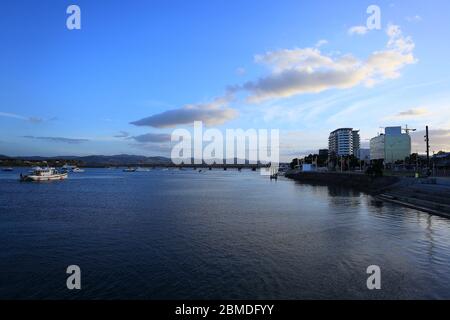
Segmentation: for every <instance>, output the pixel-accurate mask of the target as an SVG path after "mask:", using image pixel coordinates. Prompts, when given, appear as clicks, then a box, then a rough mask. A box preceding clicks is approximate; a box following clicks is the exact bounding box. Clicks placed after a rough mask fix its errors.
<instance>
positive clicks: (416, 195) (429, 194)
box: [286, 172, 450, 219]
mask: <svg viewBox="0 0 450 320" xmlns="http://www.w3.org/2000/svg"><path fill="white" fill-rule="evenodd" d="M286 177H287V178H289V179H292V180H295V181H299V182H305V183H316V184H320V185H327V186H329V185H334V186H344V187H348V188H352V189H355V190H359V191H362V192H366V193H368V194H370V195H372V196H373V197H375V198H376V199H377V200H380V201H385V202H390V203H395V204H398V205H401V206H404V207H408V208H412V209H416V210H419V211H423V212H426V213H429V214H432V215H436V216H441V217H444V218H447V219H450V186H449V185H445V184H438V183H437V182H436V181H437V179H433V178H431V179H414V178H404V177H370V176H367V175H365V174H363V173H342V172H298V173H289V172H288V173H287V174H286Z"/></svg>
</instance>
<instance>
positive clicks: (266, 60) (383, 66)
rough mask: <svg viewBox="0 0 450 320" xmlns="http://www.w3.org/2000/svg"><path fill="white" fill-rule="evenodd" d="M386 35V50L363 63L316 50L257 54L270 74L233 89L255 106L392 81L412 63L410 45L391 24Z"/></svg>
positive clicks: (292, 50) (372, 55) (258, 61)
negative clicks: (275, 100) (240, 91)
mask: <svg viewBox="0 0 450 320" xmlns="http://www.w3.org/2000/svg"><path fill="white" fill-rule="evenodd" d="M386 33H387V35H388V38H389V40H388V43H387V45H386V48H385V49H384V50H381V51H376V52H373V53H372V54H371V55H370V56H369V57H368V58H367V59H366V60H360V59H357V58H355V57H354V56H352V55H350V54H347V55H341V56H339V57H333V56H329V55H325V54H323V53H322V52H321V51H320V50H319V49H317V48H303V49H298V48H297V49H291V50H289V49H283V50H278V51H272V52H267V53H265V54H262V55H257V56H256V57H255V61H256V62H257V63H261V64H264V65H266V66H268V67H269V68H270V69H271V74H269V75H268V76H264V77H261V78H259V79H257V80H256V81H249V82H247V83H245V84H244V85H242V86H240V87H237V89H241V90H245V91H247V92H249V93H250V95H249V97H248V101H249V102H252V103H258V102H261V101H264V100H268V99H275V98H287V97H291V96H294V95H299V94H305V93H320V92H322V91H325V90H329V89H348V88H352V87H355V86H357V85H365V86H373V85H375V84H377V83H379V82H381V81H383V80H386V79H395V78H397V77H399V76H400V70H401V69H402V68H404V67H405V66H406V65H408V64H413V63H415V62H416V59H415V58H414V55H413V50H414V42H413V41H412V39H411V38H410V37H404V36H403V34H402V32H401V30H400V28H399V27H398V26H395V25H390V26H389V27H388V29H387V30H386Z"/></svg>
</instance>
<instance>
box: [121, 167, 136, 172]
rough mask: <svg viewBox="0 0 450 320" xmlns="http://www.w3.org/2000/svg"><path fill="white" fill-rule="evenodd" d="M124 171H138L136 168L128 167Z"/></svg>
mask: <svg viewBox="0 0 450 320" xmlns="http://www.w3.org/2000/svg"><path fill="white" fill-rule="evenodd" d="M123 172H136V168H126V169H123Z"/></svg>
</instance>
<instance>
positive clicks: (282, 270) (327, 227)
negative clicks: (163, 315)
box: [0, 169, 450, 299]
mask: <svg viewBox="0 0 450 320" xmlns="http://www.w3.org/2000/svg"><path fill="white" fill-rule="evenodd" d="M18 174H19V171H16V172H14V173H5V172H1V173H0V298H3V299H5V298H8V299H10V298H13V299H16V298H38V299H42V298H44V299H52V298H70V299H76V298H89V299H90V298H107V299H116V298H122V299H126V298H133V299H136V298H137V299H212V298H213V299H236V298H250V299H309V298H319V299H324V298H327V299H329V298H331V299H334V298H356V299H361V298H371V299H379V298H389V299H398V298H447V299H449V298H450V221H449V220H446V219H443V218H439V217H433V216H430V215H428V214H425V213H421V212H418V211H415V210H411V209H405V208H402V207H399V206H395V205H391V204H386V203H379V202H377V201H375V200H374V199H373V198H371V197H370V196H367V195H365V194H362V193H358V192H354V191H350V190H348V189H340V188H331V187H330V188H329V187H323V186H311V185H301V184H298V183H296V182H293V181H289V180H279V181H277V182H270V180H269V179H268V178H267V177H261V176H260V175H259V174H258V173H255V172H249V171H247V172H244V171H243V172H241V173H238V172H237V171H226V172H224V171H219V170H217V171H207V172H203V173H197V172H194V171H191V170H187V171H160V170H154V171H152V172H143V173H123V172H121V171H120V170H107V169H102V170H94V169H91V170H89V169H88V170H87V172H86V173H82V174H72V175H71V177H70V179H69V180H67V181H63V182H53V183H41V184H33V183H19V182H18V181H17V177H18ZM72 264H76V265H79V266H80V267H81V270H82V290H81V291H79V292H73V291H68V290H67V289H66V276H67V275H66V273H65V270H66V268H67V266H69V265H72ZM374 264H375V265H379V266H380V267H381V269H382V290H381V291H377V292H374V291H369V290H367V289H366V279H367V275H366V273H365V272H366V268H367V267H368V266H369V265H374Z"/></svg>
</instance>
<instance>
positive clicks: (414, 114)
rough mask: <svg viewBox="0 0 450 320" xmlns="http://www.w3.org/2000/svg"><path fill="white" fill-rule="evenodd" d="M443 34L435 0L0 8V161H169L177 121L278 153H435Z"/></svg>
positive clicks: (447, 79)
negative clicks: (381, 149) (396, 149)
mask: <svg viewBox="0 0 450 320" xmlns="http://www.w3.org/2000/svg"><path fill="white" fill-rule="evenodd" d="M70 4H76V5H78V6H79V7H80V8H81V23H82V28H81V30H68V29H67V28H66V19H67V17H68V15H67V14H66V8H67V7H68V6H69V5H70ZM371 4H376V5H378V6H379V7H380V8H381V17H382V20H381V23H382V29H381V30H361V29H359V31H360V32H359V33H357V32H353V33H352V32H351V31H350V30H355V29H352V27H355V26H360V27H361V26H365V25H366V19H367V17H368V15H367V14H366V9H367V7H368V6H369V5H371ZM449 30H450V3H449V2H448V1H447V0H431V1H427V2H425V1H411V0H408V1H407V0H402V1H376V2H373V1H361V0H355V1H348V0H346V1H341V2H340V3H338V2H337V1H333V2H330V1H326V0H324V1H300V0H297V1H284V0H282V1H273V0H272V1H267V0H258V1H256V0H246V1H225V0H222V1H218V0H217V1H206V0H202V1H186V0H185V1H167V0H165V1H137V0H133V1H126V2H125V1H115V0H96V1H85V0H72V1H64V0H60V1H52V0H40V1H24V0H15V1H12V0H7V1H2V3H1V5H0V40H1V42H2V46H1V50H0V88H1V89H0V154H7V155H87V154H118V153H129V154H143V155H168V150H169V146H168V143H167V142H166V141H165V139H166V137H168V135H169V134H170V133H171V131H172V130H173V129H174V128H176V127H188V126H189V123H188V121H190V120H192V119H195V120H203V121H205V122H206V123H208V124H210V125H211V126H214V127H217V128H219V129H222V130H223V129H226V128H243V129H249V128H255V129H259V128H268V129H270V128H277V129H280V130H281V147H282V150H281V154H282V157H283V158H284V159H288V158H290V157H292V156H295V155H301V154H303V153H308V152H310V151H314V150H317V149H319V148H324V147H326V146H327V137H328V133H329V132H330V131H332V130H334V129H336V128H338V127H353V128H355V129H360V130H361V135H362V139H363V141H366V140H365V139H368V138H371V137H373V136H375V135H376V134H377V133H378V132H379V131H380V127H384V126H389V125H403V126H404V125H405V124H409V125H410V126H411V127H414V128H417V129H419V130H424V127H425V125H427V124H428V125H430V126H431V129H432V150H433V151H439V150H441V149H447V150H449V151H450V102H449V101H450V99H449V98H450V90H449V89H450V72H449V71H450V63H449V59H448V57H450V44H449V43H448V41H447V40H446V39H447V38H448V34H447V33H448V31H449ZM421 134H422V133H421V132H419V133H417V134H416V136H415V137H414V145H413V150H414V151H420V152H422V151H423V149H424V147H423V144H422V137H421Z"/></svg>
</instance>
